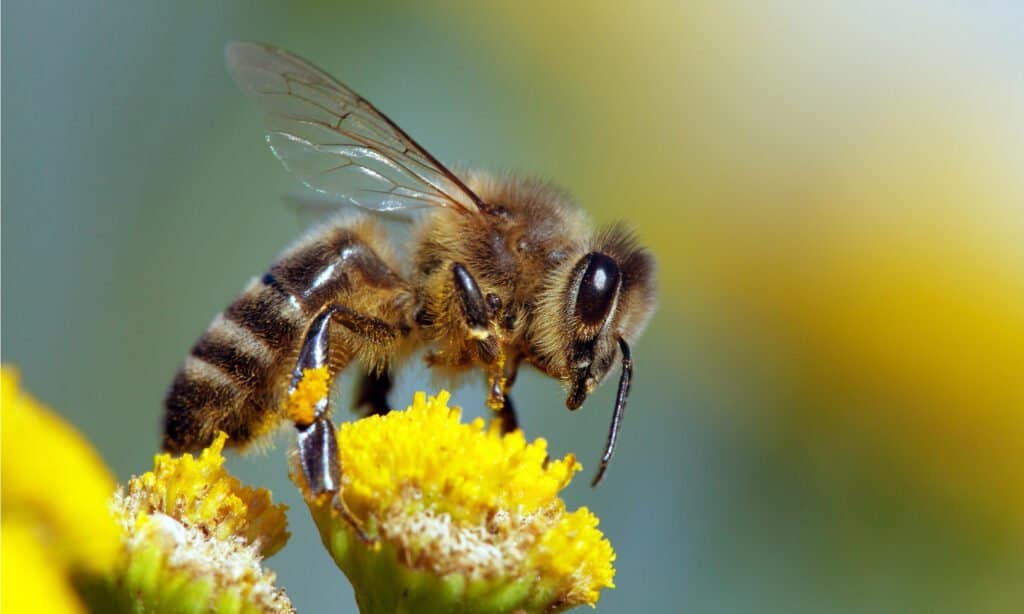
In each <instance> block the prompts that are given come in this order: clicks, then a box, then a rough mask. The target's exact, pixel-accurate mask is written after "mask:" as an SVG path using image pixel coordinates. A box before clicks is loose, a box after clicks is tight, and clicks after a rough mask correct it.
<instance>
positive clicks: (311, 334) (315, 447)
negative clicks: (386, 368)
mask: <svg viewBox="0 0 1024 614" xmlns="http://www.w3.org/2000/svg"><path fill="white" fill-rule="evenodd" d="M335 322H336V323H339V324H341V325H343V326H345V327H346V328H348V329H349V330H351V331H353V332H355V333H356V334H357V335H359V336H360V337H362V338H364V339H365V340H367V341H370V342H378V343H379V342H387V341H389V340H392V339H394V336H395V333H394V330H393V328H392V327H391V326H389V325H388V323H387V322H384V321H383V320H380V319H378V318H375V317H372V316H366V315H361V314H357V313H355V312H353V311H352V310H351V309H349V308H348V307H345V306H343V305H330V306H328V307H326V308H325V309H324V310H323V311H322V312H321V313H320V314H319V315H317V317H316V318H314V319H313V323H312V324H311V325H310V327H309V330H308V331H307V333H306V338H305V340H304V341H303V343H302V349H301V350H300V351H299V359H298V361H297V362H296V364H295V370H294V371H293V373H292V381H291V385H290V386H289V388H288V392H289V394H292V393H294V392H295V391H296V390H297V389H298V387H299V384H300V383H301V382H302V381H303V379H305V378H306V377H307V374H308V373H309V372H310V371H313V370H316V369H321V368H324V367H329V366H330V354H331V352H330V350H331V348H330V330H331V325H332V323H335ZM333 375H334V374H331V378H333ZM329 410H330V386H328V387H327V390H326V391H325V392H324V395H323V396H322V397H321V398H319V399H317V400H316V402H315V404H314V405H313V415H312V417H311V419H309V420H305V419H296V422H295V427H296V428H297V429H298V431H299V434H298V448H299V462H300V464H301V465H302V472H303V473H304V474H305V477H306V483H307V484H308V485H309V489H310V491H311V492H312V493H313V494H314V495H317V496H319V495H323V494H332V495H333V494H335V493H337V492H338V491H339V490H340V488H341V460H340V456H339V453H338V439H337V436H336V435H335V433H334V425H333V424H332V423H331V421H330V419H329V418H328V415H329V413H330V411H329ZM337 501H338V509H339V511H340V513H341V515H342V517H343V518H344V519H345V521H346V522H348V523H349V525H350V526H352V528H353V529H354V530H355V531H356V533H357V534H358V535H359V537H360V539H362V540H363V541H365V542H372V541H373V539H372V538H371V537H370V536H369V535H367V533H366V531H365V530H364V529H363V527H362V524H361V523H360V522H359V521H358V520H357V519H356V518H355V517H354V516H353V515H352V514H351V512H349V510H348V508H347V507H346V505H345V500H344V498H342V497H338V498H337Z"/></svg>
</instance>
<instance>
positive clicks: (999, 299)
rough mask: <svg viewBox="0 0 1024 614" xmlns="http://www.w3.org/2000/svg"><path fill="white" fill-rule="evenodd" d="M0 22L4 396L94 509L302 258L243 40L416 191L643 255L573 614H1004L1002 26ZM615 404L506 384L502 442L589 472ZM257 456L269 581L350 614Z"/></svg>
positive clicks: (629, 18) (1008, 79)
mask: <svg viewBox="0 0 1024 614" xmlns="http://www.w3.org/2000/svg"><path fill="white" fill-rule="evenodd" d="M5 8H6V11H5V17H6V19H4V20H3V40H2V51H3V54H2V56H3V69H4V70H3V73H4V74H3V86H4V87H3V107H4V111H5V113H4V118H5V120H6V121H5V122H4V123H5V126H4V128H5V130H4V131H3V151H4V154H3V167H2V170H3V175H4V178H5V179H6V181H5V182H4V183H3V211H2V216H3V217H2V233H3V235H2V241H3V242H2V250H3V253H2V255H3V262H2V266H3V295H2V308H3V324H4V326H3V337H2V342H3V347H2V350H3V359H4V361H10V362H14V363H17V364H18V365H19V366H20V367H21V369H22V371H23V374H24V380H25V385H26V387H27V388H28V389H31V390H33V391H35V392H36V393H37V394H38V395H39V397H40V398H42V399H43V400H45V401H46V402H47V403H49V404H51V405H52V406H54V407H56V408H58V409H60V410H62V411H64V412H65V413H66V415H67V416H68V417H69V418H70V419H71V420H72V421H73V422H74V423H75V424H76V425H78V426H79V427H80V428H81V429H82V430H83V431H84V432H85V433H86V434H87V436H88V437H89V438H90V439H92V440H93V441H95V442H96V443H97V445H98V446H99V448H100V450H101V451H102V452H103V454H104V456H105V457H106V459H107V461H108V462H110V463H111V465H112V466H113V467H114V468H115V470H116V472H117V473H118V475H119V476H120V477H121V478H122V479H124V478H126V477H128V476H129V475H130V474H132V473H138V472H141V471H142V470H143V469H144V468H146V467H147V466H148V465H149V456H150V455H151V454H152V453H153V452H154V450H155V447H156V442H157V432H158V422H159V413H160V407H159V405H160V399H161V396H162V393H163V389H164V387H165V386H166V385H167V383H168V382H169V381H170V378H171V376H172V375H173V372H174V370H175V368H176V366H177V364H178V362H179V361H180V360H181V358H182V357H183V356H184V354H185V352H186V351H187V349H188V347H189V345H190V344H191V343H192V341H193V340H194V339H195V337H196V336H197V335H198V333H199V332H200V331H201V330H202V328H203V327H204V326H205V325H206V323H207V322H208V320H209V319H210V318H211V317H212V316H213V314H214V313H216V312H217V311H219V310H220V309H221V308H223V306H224V305H225V304H226V303H227V301H229V300H230V298H231V297H232V296H233V295H234V294H235V293H236V292H237V291H238V290H239V289H240V288H241V287H242V286H243V284H244V283H245V281H246V280H247V279H248V278H249V277H250V276H252V275H256V274H259V273H260V272H261V271H262V270H263V269H264V268H265V267H266V266H267V264H268V263H269V262H271V261H272V259H273V258H274V255H275V254H276V253H277V252H278V251H279V250H280V249H281V248H283V247H284V246H285V245H286V244H287V243H288V241H289V240H291V239H292V238H293V237H294V236H295V234H296V233H297V232H298V230H299V226H298V224H297V223H296V222H295V220H294V217H293V216H292V215H291V214H290V212H289V211H288V210H287V209H286V208H285V207H283V206H281V205H280V204H279V195H280V194H282V193H285V192H288V191H291V190H292V189H294V187H295V184H294V181H293V180H292V179H290V178H289V177H288V176H287V175H286V173H285V172H284V171H282V170H281V169H280V167H279V165H278V163H277V162H276V161H275V160H274V159H273V157H272V156H271V155H270V154H269V153H268V152H267V151H266V149H265V147H264V145H263V143H262V139H261V133H260V119H259V114H258V112H257V111H256V110H255V109H253V108H252V107H251V106H249V105H247V104H246V101H245V100H244V99H243V98H242V97H241V95H239V94H238V93H237V92H236V91H235V89H234V86H233V84H232V83H231V82H230V80H229V79H228V77H227V75H226V73H225V71H224V69H223V66H222V56H221V50H222V47H223V44H224V43H225V42H226V41H228V40H231V39H253V40H264V41H268V42H273V43H275V44H278V45H281V46H283V47H285V48H288V49H291V50H294V51H295V52H297V53H299V54H301V55H303V56H305V57H308V58H311V59H312V60H314V61H315V62H316V63H317V64H319V65H321V66H323V67H325V68H326V69H328V70H329V72H331V73H333V74H335V75H337V76H339V77H340V78H342V79H344V80H345V81H346V82H347V83H349V84H350V85H352V86H353V87H354V88H356V89H357V90H358V91H360V92H361V93H363V94H364V95H365V96H367V97H368V98H370V99H371V100H373V101H374V102H375V103H376V104H378V105H379V106H380V107H382V108H383V109H384V110H385V111H386V112H387V113H388V114H389V115H390V116H392V117H393V118H394V119H396V120H397V121H398V122H399V123H400V124H401V125H402V126H403V127H405V128H406V129H407V130H408V131H409V132H410V133H412V135H413V136H414V137H415V138H417V139H418V140H419V141H420V142H422V143H424V144H425V145H426V146H427V147H428V148H429V149H430V150H431V151H432V152H433V153H435V154H436V155H437V156H438V157H439V158H441V159H442V160H445V161H448V162H452V163H465V164H468V165H473V166H482V167H484V168H491V169H498V170H502V169H513V170H516V171H519V172H524V173H535V174H540V175H543V176H547V177H552V178H554V179H556V180H557V181H558V182H560V183H562V184H563V185H565V186H566V187H568V188H569V189H570V190H571V191H572V192H573V193H574V194H575V195H576V196H577V197H578V198H579V200H580V201H581V203H583V205H584V206H585V208H586V209H587V210H589V211H590V212H592V214H593V216H594V218H595V219H596V220H597V221H599V222H601V223H606V222H611V221H613V220H616V219H619V218H622V217H625V218H627V219H628V220H629V221H630V222H631V223H633V224H634V225H635V226H636V227H637V228H638V231H639V234H640V236H641V238H642V239H643V240H644V242H645V243H647V244H648V245H649V246H651V249H652V250H653V251H654V253H655V254H656V255H657V257H658V259H659V263H660V273H659V280H660V282H661V287H662V305H661V309H660V311H659V313H658V314H657V316H656V317H655V319H654V321H653V323H652V325H651V328H650V330H649V331H648V333H647V334H646V336H645V337H644V339H643V340H642V341H641V342H640V343H639V344H638V347H637V348H636V352H635V354H636V359H637V379H636V383H635V386H634V395H633V399H632V401H631V404H630V412H629V416H628V418H627V421H626V425H625V431H624V435H623V440H622V442H621V447H620V450H619V454H618V456H617V458H616V462H615V464H614V465H613V467H612V471H611V473H610V475H609V479H608V480H607V482H606V483H605V484H604V485H603V486H602V487H601V488H600V489H598V490H596V491H592V490H589V489H588V488H587V487H586V486H585V485H584V484H582V482H583V481H580V482H581V483H580V484H575V485H574V486H573V488H572V489H571V490H570V497H569V498H570V504H571V505H584V504H585V505H587V506H589V507H591V509H593V510H594V511H595V512H596V513H597V514H598V515H599V516H600V517H601V518H602V529H603V530H604V531H605V532H606V533H607V535H608V536H609V538H610V539H611V540H612V543H613V544H614V545H615V546H616V549H617V551H618V553H619V557H618V562H617V563H618V569H619V575H618V577H617V579H616V585H617V586H618V588H617V589H615V590H614V591H610V592H608V593H606V594H605V595H604V596H603V597H602V601H601V603H600V605H599V609H600V610H601V611H609V612H618V611H637V610H641V611H696V612H738V611H780V612H860V611H876V612H906V611H948V612H963V611H971V612H1016V611H1019V610H1020V607H1021V604H1022V603H1024V588H1022V587H1024V583H1022V582H1021V581H1020V580H1021V578H1022V576H1024V555H1022V554H1021V553H1022V552H1024V517H1022V514H1021V510H1022V509H1024V471H1022V469H1021V468H1022V467H1024V419H1022V416H1024V249H1021V239H1020V238H1021V237H1022V236H1024V208H1022V207H1021V203H1022V202H1024V179H1022V178H1024V172H1022V171H1024V168H1022V167H1024V111H1022V109H1024V104H1021V103H1022V102H1024V70H1022V68H1024V66H1022V64H1024V61H1022V58H1024V44H1022V42H1021V41H1022V40H1024V39H1022V38H1021V36H1020V34H1021V31H1020V24H1021V23H1024V19H1022V17H1024V13H1022V11H1021V9H1020V8H1019V7H1018V6H1016V5H1014V4H1013V3H1004V4H1001V5H997V6H988V5H986V6H985V7H981V6H973V5H969V4H964V5H962V6H959V7H948V6H947V7H944V8H938V7H936V6H932V5H921V6H918V5H915V4H913V3H907V2H905V3H897V4H878V5H874V4H858V5H857V6H856V7H844V6H841V5H836V4H832V3H828V4H821V5H819V4H817V3H797V4H789V5H786V7H785V8H782V7H774V8H771V9H769V8H768V7H767V6H766V5H764V6H763V5H761V4H759V3H742V2H732V3H687V4H682V3H670V2H664V3H654V4H651V3H645V4H622V3H615V4H611V3H602V4H573V3H570V4H557V5H547V4H541V3H508V4H492V3H487V4H479V5H470V4H468V3H466V4H463V3H445V4H441V5H432V6H427V5H423V4H408V5H400V4H389V5H385V6H380V5H378V6H373V7H368V6H344V5H342V4H339V3H326V2H321V3H314V4H305V5H302V6H290V5H289V6H285V5H283V4H281V5H275V6H273V7H264V6H261V7H259V8H256V7H255V6H254V5H250V4H246V3H240V2H229V3H218V4H214V5H209V4H201V3H195V4H190V3H171V4H150V5H141V4H137V3H119V4H117V5H116V6H115V5H113V4H110V3H63V4H61V3H52V4H42V3H35V4H28V3H24V4H19V5H8V6H6V7H5ZM426 377H427V374H426V373H425V372H424V370H423V369H422V368H412V369H410V370H409V372H408V373H407V374H405V375H404V376H403V377H402V379H401V381H400V382H399V384H400V385H399V390H398V391H397V393H396V394H395V396H394V397H393V398H394V401H395V403H396V404H401V403H403V402H404V400H405V399H408V398H410V395H411V391H413V390H415V389H422V388H424V387H429V386H431V385H430V384H428V383H427V381H426V379H425V378H426ZM344 384H345V385H346V386H347V381H346V382H344ZM610 388H611V387H608V386H606V387H605V388H602V390H601V391H600V392H599V393H598V394H596V395H595V396H594V397H593V398H592V399H591V400H590V401H589V402H588V404H587V406H586V408H584V409H583V410H581V411H580V412H578V413H576V414H569V413H568V412H566V411H565V410H564V404H563V398H562V392H561V390H560V389H559V388H558V387H557V386H556V385H555V384H554V383H552V382H549V381H546V380H544V379H542V378H539V377H529V376H527V377H524V378H523V380H522V381H521V382H520V383H519V384H517V394H518V400H519V403H518V404H519V405H520V406H521V407H522V408H523V414H524V416H523V417H524V422H525V427H526V429H527V431H528V433H530V434H532V435H544V436H545V437H547V438H548V439H549V441H550V442H551V445H552V448H553V453H558V454H561V453H564V452H566V451H573V452H576V453H578V454H579V455H580V457H581V458H582V460H583V461H584V463H585V464H586V465H587V466H588V468H593V466H594V464H595V461H596V459H597V455H598V452H599V450H600V445H601V443H602V442H603V437H604V431H605V428H606V423H607V417H608V413H609V411H610V409H611V400H612V394H613V390H611V389H610ZM482 398H483V394H482V390H481V388H480V385H479V384H478V383H474V384H472V385H469V386H467V387H465V388H464V389H462V390H459V391H457V393H456V396H455V400H456V401H458V402H459V403H461V404H462V405H463V406H464V407H466V408H467V410H470V412H471V413H473V412H475V413H480V412H482V409H480V408H482V405H483V404H482ZM280 441H281V442H282V443H279V445H278V447H277V449H276V450H272V451H270V452H268V453H267V454H265V455H257V456H254V457H246V458H241V457H240V458H235V459H232V463H233V469H234V470H236V471H237V472H239V473H240V474H241V475H242V477H243V478H245V479H248V480H249V481H254V482H257V483H260V484H264V485H267V486H270V487H271V488H273V490H274V492H275V494H276V496H277V497H279V498H281V499H283V500H285V501H287V502H288V503H289V504H290V505H291V506H292V508H293V510H294V511H293V513H292V525H293V529H294V532H295V537H294V538H293V541H292V543H291V544H290V545H289V547H288V548H286V549H285V551H284V552H282V553H281V554H280V555H278V556H277V557H275V559H274V560H273V561H272V563H273V567H274V568H275V569H276V570H278V571H279V574H280V577H281V581H282V584H283V585H284V586H286V587H287V588H288V590H289V594H290V596H291V597H292V599H293V601H294V602H295V603H296V605H297V607H298V608H299V609H300V611H304V612H320V611H337V610H339V609H343V608H349V611H354V603H353V602H352V600H351V597H350V591H349V589H348V588H347V586H346V584H345V582H344V580H343V579H342V578H341V577H340V576H339V575H338V573H337V571H336V569H335V568H334V566H333V565H332V564H331V562H330V560H329V558H328V557H327V555H326V553H325V552H324V551H323V549H322V548H321V546H320V545H319V543H318V540H317V537H316V533H315V531H314V530H313V528H312V525H311V523H310V522H308V520H307V519H306V518H305V517H304V516H303V515H302V513H301V505H300V504H299V498H298V496H297V494H296V493H295V492H294V491H293V489H292V488H291V487H290V485H289V484H288V482H287V479H286V477H285V463H284V459H283V456H284V450H283V449H284V448H286V446H287V444H286V443H283V442H285V441H287V438H286V437H281V438H280ZM41 479H45V476H41ZM339 604H341V607H339Z"/></svg>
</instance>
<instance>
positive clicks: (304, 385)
mask: <svg viewBox="0 0 1024 614" xmlns="http://www.w3.org/2000/svg"><path fill="white" fill-rule="evenodd" d="M329 384H330V373H328V372H327V366H326V365H324V366H323V367H317V368H315V369H306V370H304V371H303V372H302V380H301V381H300V382H299V385H298V386H296V387H295V390H293V391H292V392H291V394H289V395H288V400H287V402H286V403H285V408H284V412H285V415H286V416H288V418H289V419H290V420H291V421H292V422H295V423H296V424H301V425H306V424H311V423H312V422H313V419H314V418H315V417H316V406H317V404H318V403H319V402H320V401H321V400H322V399H325V398H327V395H328V392H329Z"/></svg>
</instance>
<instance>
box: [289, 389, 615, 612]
mask: <svg viewBox="0 0 1024 614" xmlns="http://www.w3.org/2000/svg"><path fill="white" fill-rule="evenodd" d="M448 398H449V395H448V393H447V392H441V393H440V394H438V396H437V397H431V398H429V399H428V398H427V396H426V395H425V394H423V393H418V394H417V395H416V396H415V398H414V399H413V404H412V406H411V407H410V408H409V409H408V410H407V411H405V412H392V413H391V414H389V415H387V416H383V417H380V416H374V417H370V418H366V419H364V420H360V421H358V422H354V423H346V424H344V425H342V427H341V428H340V430H339V432H338V447H339V449H340V450H341V465H342V491H341V493H342V494H341V502H340V503H342V504H343V505H338V502H335V501H331V500H328V499H325V498H323V497H319V498H314V497H311V496H310V495H309V491H308V489H307V488H306V487H305V484H304V478H303V477H302V472H301V470H299V469H298V468H297V466H295V465H294V464H293V470H292V479H293V480H295V481H296V483H298V484H299V485H300V486H301V487H302V488H303V490H304V492H305V494H306V495H307V497H306V498H307V502H308V504H309V506H310V510H311V511H312V513H313V517H314V519H315V520H316V522H317V525H318V527H319V528H320V532H321V536H322V538H323V540H324V543H325V545H327V547H328V549H329V550H330V551H331V553H332V555H333V556H334V558H335V561H336V562H337V564H338V565H339V567H341V569H342V570H343V571H344V572H345V573H346V574H347V575H348V577H349V579H350V580H351V581H352V583H353V585H354V587H355V589H356V594H357V599H358V600H359V603H360V606H361V607H362V609H363V611H394V609H395V608H397V607H399V606H401V607H405V608H414V609H419V610H427V609H431V608H435V609H436V608H445V609H452V608H456V609H458V608H463V609H472V610H474V611H477V610H478V611H484V612H501V611H513V610H526V611H552V610H561V609H565V608H568V607H572V606H575V605H580V604H584V603H586V604H590V605H593V604H594V603H596V602H597V599H598V597H599V592H600V590H601V589H602V588H605V587H608V588H612V587H613V584H612V578H613V575H614V569H613V568H612V561H613V560H614V556H615V555H614V552H613V551H612V548H611V544H609V542H608V541H607V540H606V539H604V538H603V536H602V534H601V532H600V531H598V529H597V518H596V517H595V516H594V515H593V514H591V513H590V512H589V511H588V510H587V509H586V508H581V509H579V510H577V511H574V512H569V511H567V510H566V508H565V504H564V502H563V501H562V500H561V499H560V498H559V497H558V493H559V491H560V490H562V489H563V488H565V486H566V485H568V483H569V481H570V480H571V479H572V475H573V474H574V473H576V472H577V471H579V470H580V468H581V467H580V465H579V463H578V462H577V461H576V459H575V458H574V457H573V456H572V455H568V456H566V457H565V458H563V459H561V460H550V459H549V458H548V455H547V443H546V442H545V441H544V440H543V439H538V440H537V441H535V442H533V443H528V442H527V441H526V440H525V439H524V437H523V435H522V433H521V432H518V431H516V432H514V433H511V434H507V435H502V434H501V433H500V432H499V430H498V429H497V428H487V427H485V425H484V421H483V420H482V419H477V420H475V421H473V422H472V423H471V424H462V423H460V420H459V418H460V414H459V411H458V410H456V409H449V408H448V406H447V402H448ZM344 509H347V510H348V511H349V512H350V513H351V515H352V517H353V518H354V520H355V522H357V523H359V524H361V525H362V527H361V530H365V531H366V533H368V534H369V535H370V536H371V537H372V538H373V539H375V540H377V541H376V543H375V544H366V543H364V542H363V541H362V540H361V539H360V536H359V533H360V531H357V530H356V529H354V528H353V527H352V526H351V524H350V523H349V522H347V521H346V519H345V515H346V514H345V512H344V511H343V510H344Z"/></svg>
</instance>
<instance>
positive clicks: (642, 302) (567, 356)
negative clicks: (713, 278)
mask: <svg viewBox="0 0 1024 614" xmlns="http://www.w3.org/2000/svg"><path fill="white" fill-rule="evenodd" d="M588 247H589V249H585V250H581V252H582V254H581V255H580V256H579V257H578V258H576V259H569V260H567V261H566V263H565V264H564V265H563V266H562V267H560V268H559V269H557V270H555V271H553V272H552V273H551V275H550V277H549V279H548V282H547V284H546V288H545V292H544V295H543V296H542V297H541V298H540V300H539V304H538V306H537V316H538V317H537V318H536V320H535V330H534V335H533V336H534V344H535V347H537V349H538V350H539V353H540V354H541V356H542V358H543V360H544V361H545V362H546V364H547V365H549V367H550V369H549V371H550V372H553V373H559V374H561V379H562V381H563V383H564V384H565V385H566V388H567V389H568V396H567V398H566V402H565V404H566V406H567V407H568V408H569V409H577V408H579V407H580V406H581V405H582V404H583V402H584V401H585V400H586V398H587V396H588V395H589V394H590V393H591V392H593V391H594V389H595V388H596V387H597V385H598V384H600V383H601V381H602V380H603V379H604V378H605V376H607V375H608V372H609V371H611V369H612V368H613V367H614V366H615V363H616V362H617V360H618V358H619V356H620V340H622V341H628V340H632V339H635V338H636V337H637V336H639V334H640V333H641V332H642V330H643V328H644V326H645V325H646V323H647V320H648V319H649V317H650V315H651V313H652V312H653V310H654V305H655V294H656V290H655V283H654V260H653V258H652V257H651V255H650V254H649V253H648V252H647V251H646V250H644V249H643V248H641V247H639V246H638V245H637V243H636V240H635V239H634V237H633V235H632V233H630V232H628V231H626V230H624V229H623V228H621V227H619V226H615V227H612V228H611V229H609V230H607V231H605V232H603V233H600V234H598V235H597V236H596V237H594V239H593V240H592V242H591V244H590V245H589V246H588Z"/></svg>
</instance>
